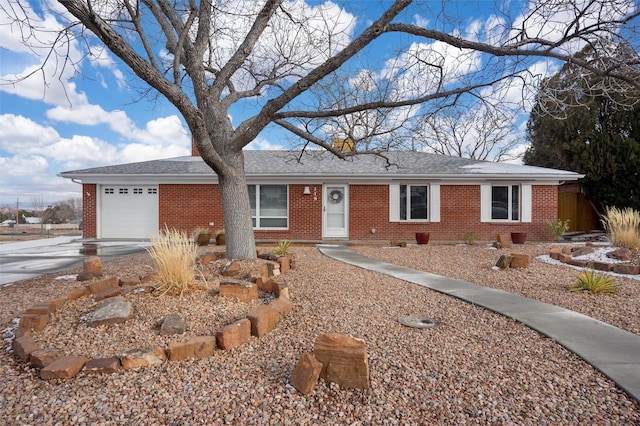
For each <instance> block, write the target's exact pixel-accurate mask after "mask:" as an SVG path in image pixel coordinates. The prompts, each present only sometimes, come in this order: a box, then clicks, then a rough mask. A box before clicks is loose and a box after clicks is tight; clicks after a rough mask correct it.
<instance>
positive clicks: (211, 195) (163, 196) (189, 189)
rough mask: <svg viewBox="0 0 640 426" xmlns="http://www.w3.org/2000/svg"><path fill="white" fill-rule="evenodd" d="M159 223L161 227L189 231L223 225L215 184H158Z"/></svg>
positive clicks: (216, 227) (218, 192)
mask: <svg viewBox="0 0 640 426" xmlns="http://www.w3.org/2000/svg"><path fill="white" fill-rule="evenodd" d="M158 197H159V198H158V205H159V212H158V215H159V216H158V219H159V220H158V223H159V225H160V229H165V227H167V228H169V229H177V230H179V231H184V232H187V233H191V231H193V230H194V229H195V228H207V227H209V223H211V222H213V223H214V225H213V226H212V227H210V228H212V229H211V230H212V231H215V230H216V229H221V228H223V227H224V221H223V216H222V204H221V202H220V190H219V188H218V185H213V184H197V185H178V184H161V185H158Z"/></svg>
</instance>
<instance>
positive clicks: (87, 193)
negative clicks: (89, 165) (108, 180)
mask: <svg viewBox="0 0 640 426" xmlns="http://www.w3.org/2000/svg"><path fill="white" fill-rule="evenodd" d="M97 195H98V191H97V185H96V184H94V183H91V184H89V183H84V184H82V237H83V238H96V237H97V235H98V233H97V232H98V230H97V222H96V219H97V217H96V214H97V209H96V204H97V202H98V197H97Z"/></svg>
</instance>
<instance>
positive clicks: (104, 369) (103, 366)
mask: <svg viewBox="0 0 640 426" xmlns="http://www.w3.org/2000/svg"><path fill="white" fill-rule="evenodd" d="M121 369H122V365H121V364H120V360H119V359H118V358H96V359H90V360H89V361H87V363H86V364H85V365H84V368H83V370H82V371H83V372H84V373H86V374H113V373H117V372H119V371H120V370H121Z"/></svg>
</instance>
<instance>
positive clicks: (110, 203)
mask: <svg viewBox="0 0 640 426" xmlns="http://www.w3.org/2000/svg"><path fill="white" fill-rule="evenodd" d="M101 195H102V202H101V211H100V213H101V214H100V219H101V220H100V222H101V226H100V228H101V231H102V232H101V238H145V239H146V238H150V237H151V236H154V235H157V234H158V187H157V186H149V185H147V186H141V185H136V186H118V185H105V186H104V187H103V188H102V194H101Z"/></svg>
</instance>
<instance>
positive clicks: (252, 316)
mask: <svg viewBox="0 0 640 426" xmlns="http://www.w3.org/2000/svg"><path fill="white" fill-rule="evenodd" d="M247 319H249V321H251V334H252V335H254V336H256V337H258V338H260V337H262V336H264V335H265V334H267V333H269V332H270V331H271V330H273V329H274V328H276V323H277V320H278V313H277V312H276V310H275V309H273V307H272V306H269V305H259V306H256V307H254V308H253V309H251V311H249V313H248V314H247Z"/></svg>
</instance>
